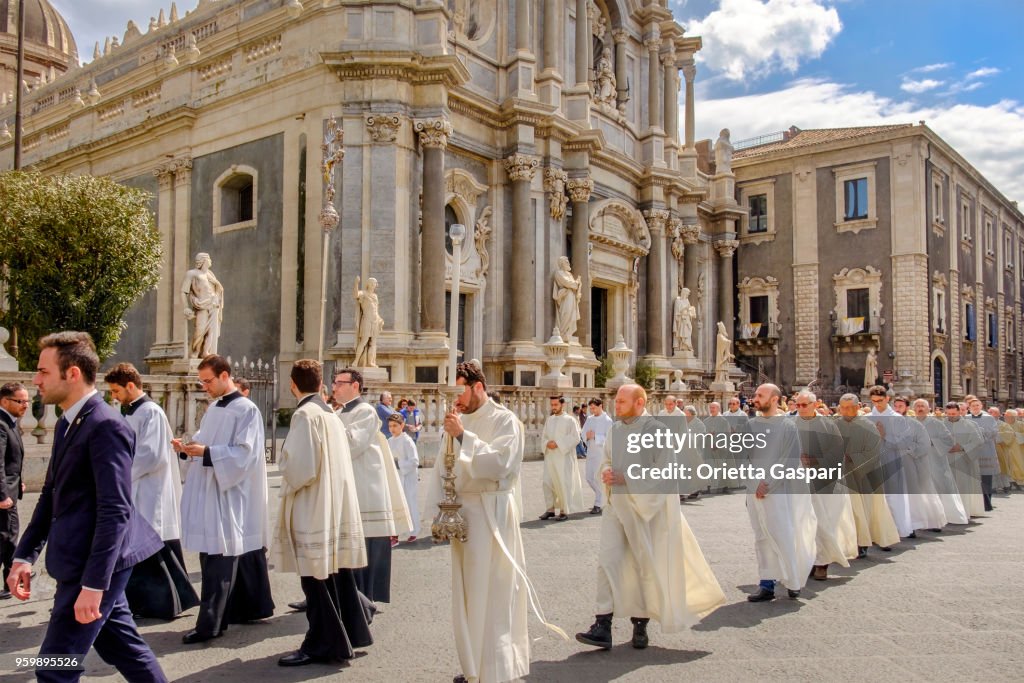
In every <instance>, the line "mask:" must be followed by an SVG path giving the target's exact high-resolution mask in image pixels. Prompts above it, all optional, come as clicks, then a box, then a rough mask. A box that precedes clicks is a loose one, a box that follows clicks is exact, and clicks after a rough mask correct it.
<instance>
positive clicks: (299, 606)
mask: <svg viewBox="0 0 1024 683" xmlns="http://www.w3.org/2000/svg"><path fill="white" fill-rule="evenodd" d="M288 607H290V608H292V609H293V610H295V611H296V612H305V611H306V601H305V600H299V601H298V602H289V603H288ZM285 666H288V665H287V664H285Z"/></svg>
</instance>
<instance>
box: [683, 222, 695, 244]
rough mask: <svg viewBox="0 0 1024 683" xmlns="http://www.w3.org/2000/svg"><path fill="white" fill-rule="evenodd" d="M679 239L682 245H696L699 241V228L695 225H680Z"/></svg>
mask: <svg viewBox="0 0 1024 683" xmlns="http://www.w3.org/2000/svg"><path fill="white" fill-rule="evenodd" d="M679 237H681V238H682V240H683V243H684V244H697V242H698V241H699V240H700V226H699V225H697V224H689V225H680V226H679Z"/></svg>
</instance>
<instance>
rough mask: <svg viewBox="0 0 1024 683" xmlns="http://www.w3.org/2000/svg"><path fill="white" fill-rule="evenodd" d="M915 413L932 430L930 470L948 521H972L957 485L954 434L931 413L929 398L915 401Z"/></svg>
mask: <svg viewBox="0 0 1024 683" xmlns="http://www.w3.org/2000/svg"><path fill="white" fill-rule="evenodd" d="M914 415H915V416H916V417H917V420H918V421H919V422H920V423H921V424H922V425H923V426H924V428H925V431H926V432H928V440H929V441H930V442H931V452H930V453H929V454H928V457H927V463H928V469H929V471H930V472H931V478H932V486H933V487H934V488H935V491H936V493H938V496H939V502H940V503H941V504H942V511H943V513H944V514H945V515H946V521H947V522H948V523H950V524H967V523H968V522H969V521H970V520H969V519H968V517H967V510H965V509H964V503H963V501H962V500H961V499H960V491H959V490H958V489H957V487H956V480H955V479H954V478H953V471H952V470H951V469H950V468H949V458H948V456H947V453H949V451H950V450H951V449H952V448H953V437H952V436H951V435H950V433H949V429H947V428H946V424H945V423H944V422H943V421H942V420H939V419H938V418H935V417H932V416H931V415H929V414H928V401H926V400H924V399H923V398H919V399H917V400H916V401H914Z"/></svg>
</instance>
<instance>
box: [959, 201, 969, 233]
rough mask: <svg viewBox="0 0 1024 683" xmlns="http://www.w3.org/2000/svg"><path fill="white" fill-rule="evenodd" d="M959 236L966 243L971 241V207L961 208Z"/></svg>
mask: <svg viewBox="0 0 1024 683" xmlns="http://www.w3.org/2000/svg"><path fill="white" fill-rule="evenodd" d="M960 234H961V235H962V236H963V238H964V239H965V240H967V241H968V242H970V241H971V207H970V206H968V205H967V204H964V205H963V208H962V215H961V217H960Z"/></svg>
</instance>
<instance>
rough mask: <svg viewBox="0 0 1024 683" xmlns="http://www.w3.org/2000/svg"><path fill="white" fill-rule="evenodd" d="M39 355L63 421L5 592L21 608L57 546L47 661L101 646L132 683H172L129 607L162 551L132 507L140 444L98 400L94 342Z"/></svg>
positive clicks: (66, 344) (72, 674)
mask: <svg viewBox="0 0 1024 683" xmlns="http://www.w3.org/2000/svg"><path fill="white" fill-rule="evenodd" d="M39 349H40V353H39V364H38V366H37V369H36V375H35V377H34V378H33V380H32V383H33V384H35V385H36V386H37V387H38V388H39V395H40V396H41V397H42V400H43V403H48V404H57V405H59V406H60V407H61V409H62V410H63V411H64V414H63V416H62V417H61V419H60V420H59V421H58V422H57V428H56V430H55V432H54V443H53V453H52V455H51V457H50V465H49V467H48V468H47V471H46V480H45V482H44V483H43V490H42V493H41V494H40V495H39V502H38V503H36V509H35V512H34V513H33V515H32V521H31V522H29V525H28V528H27V529H25V534H24V535H23V536H22V538H21V542H20V543H19V544H18V547H17V549H15V551H14V558H15V559H14V566H13V567H12V569H11V573H10V576H9V577H8V578H7V585H8V587H9V588H10V591H11V593H12V594H13V595H14V597H16V598H18V599H19V600H27V599H28V598H29V597H30V595H31V573H32V563H33V562H35V561H36V559H38V557H39V553H40V552H41V551H42V549H43V545H44V544H45V543H47V542H49V546H50V547H49V548H48V549H47V552H46V571H47V572H48V573H49V574H50V576H52V577H53V578H54V579H55V580H56V581H57V591H56V594H55V595H54V599H53V612H52V614H51V615H50V623H49V625H48V626H47V628H46V635H45V636H44V638H43V644H42V646H41V647H40V649H39V656H40V657H45V656H46V655H77V656H78V658H79V662H81V661H82V660H84V659H85V655H86V654H87V653H88V652H89V648H90V647H93V646H95V648H96V652H97V653H98V654H99V655H100V657H102V658H103V660H104V661H106V662H107V663H109V664H112V665H114V666H115V667H117V670H118V671H120V672H121V675H122V676H124V677H125V678H126V679H127V680H128V681H130V682H131V683H149V682H151V681H152V682H161V683H162V682H165V681H167V677H166V676H165V675H164V672H163V671H162V670H161V669H160V665H159V664H158V663H157V661H156V657H155V656H154V654H153V651H152V650H151V649H150V648H149V646H148V645H147V644H146V642H145V641H144V640H143V639H142V636H140V635H139V632H138V630H137V629H136V627H135V622H134V621H133V620H132V614H131V611H130V610H129V609H128V603H127V601H126V600H125V597H124V589H125V585H127V583H128V577H129V576H130V575H131V573H132V567H133V566H134V565H135V564H136V563H137V562H140V561H142V560H144V559H146V558H147V557H149V556H150V555H152V554H153V553H155V552H157V551H158V550H159V549H160V548H161V547H162V546H163V543H162V542H161V541H160V538H159V536H157V535H156V532H154V531H153V529H152V528H151V527H150V526H149V525H148V524H147V523H146V521H145V520H144V519H143V518H142V517H141V516H140V515H138V514H136V512H135V508H134V506H133V505H132V497H131V483H132V482H131V473H132V457H133V453H134V451H135V434H134V432H132V429H131V427H130V426H129V425H128V423H127V422H125V420H124V419H123V418H122V417H121V415H120V414H119V413H118V412H117V411H116V410H114V409H113V408H111V407H110V406H108V405H107V404H106V403H105V402H104V401H103V397H102V396H101V395H100V394H99V393H98V392H97V391H96V387H95V383H96V370H97V369H98V368H99V358H98V357H97V356H96V347H95V346H94V345H93V342H92V338H91V337H90V336H89V335H88V334H86V333H85V332H58V333H56V334H51V335H47V336H46V337H43V338H42V339H40V340H39ZM81 675H82V671H81V670H78V671H51V670H45V669H42V668H41V669H37V671H36V678H37V679H38V680H40V681H60V682H65V681H77V680H78V679H79V678H80V677H81Z"/></svg>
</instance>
